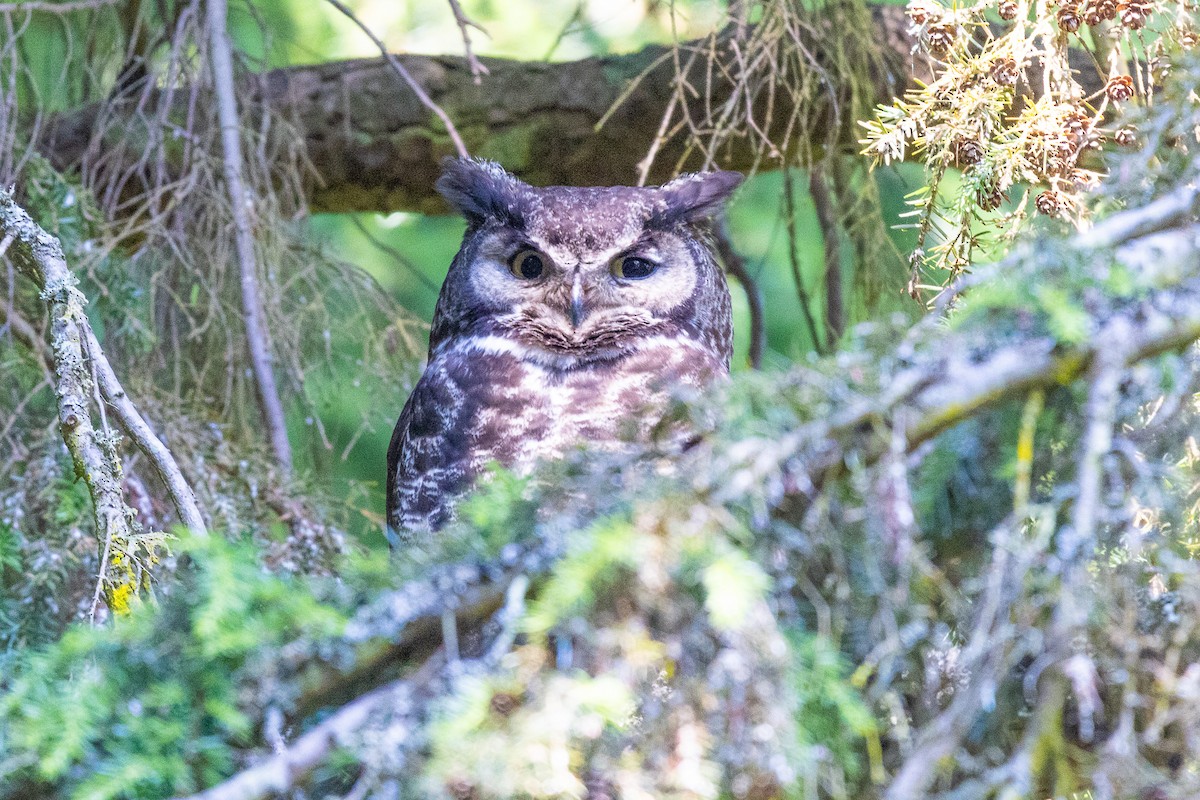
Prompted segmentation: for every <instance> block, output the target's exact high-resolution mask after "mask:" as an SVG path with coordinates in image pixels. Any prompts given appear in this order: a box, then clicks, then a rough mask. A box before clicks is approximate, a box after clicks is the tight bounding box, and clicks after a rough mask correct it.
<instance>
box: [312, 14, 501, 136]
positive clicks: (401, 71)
mask: <svg viewBox="0 0 1200 800" xmlns="http://www.w3.org/2000/svg"><path fill="white" fill-rule="evenodd" d="M325 2H327V3H329V4H330V5H331V6H333V7H334V8H336V9H337V10H338V11H340V12H341V13H342V14H343V15H345V16H346V17H347V18H349V20H350V21H351V22H353V23H354V24H355V25H357V26H358V29H359V30H360V31H362V32H363V33H365V34H366V35H367V38H368V39H370V40H371V42H372V43H374V45H375V46H376V47H377V48H379V52H380V54H381V55H382V56H383V58H384V60H385V61H387V64H388V66H389V67H391V68H392V69H393V70H394V71H395V73H396V74H397V75H399V76H400V80H402V81H404V83H405V84H406V85H407V86H408V88H409V89H411V90H412V93H413V94H414V95H415V96H416V98H417V100H419V101H420V102H421V105H423V106H425V108H427V109H429V110H430V111H431V112H433V113H434V114H435V115H436V116H437V118H438V119H440V120H441V121H442V125H444V126H445V127H446V133H447V135H449V136H450V141H452V142H454V149H455V150H457V151H458V155H459V156H460V157H461V158H466V157H467V156H469V155H470V153H469V152H467V146H466V145H465V144H463V140H462V136H460V135H459V133H458V128H456V127H454V121H453V120H451V119H450V115H449V114H447V113H446V112H445V111H444V110H443V109H442V107H441V106H439V105H438V104H437V103H435V102H433V100H432V99H431V98H430V97H429V94H428V92H426V91H425V89H424V88H423V87H422V86H421V84H420V83H418V82H417V80H416V79H415V78H413V76H412V74H411V73H410V72H409V71H408V70H407V69H405V68H404V65H403V64H401V63H400V60H399V59H397V58H396V57H395V56H394V55H392V54H391V53H390V52H388V49H387V45H385V44H384V43H383V41H382V40H381V39H380V38H379V37H378V36H376V35H375V34H374V33H373V32H372V31H371V29H370V28H368V27H367V26H366V25H364V24H363V21H362V20H360V19H359V18H358V17H357V16H355V14H354V12H353V11H351V10H350V9H349V8H347V7H346V4H345V3H342V2H340V0H325ZM454 12H455V19H459V20H461V19H462V18H461V17H460V16H459V13H460V10H459V9H458V7H457V6H454ZM459 25H460V26H462V25H463V23H462V22H461V21H460V22H459ZM466 37H467V33H466V28H465V27H464V28H463V41H464V42H466V46H467V62H468V63H469V64H470V65H471V71H472V74H473V75H474V76H475V82H476V83H479V73H478V72H477V71H476V66H475V65H476V64H477V63H478V59H476V58H475V56H474V55H473V54H472V53H471V40H470V39H468V38H466ZM480 66H481V67H482V65H480ZM483 71H484V72H487V68H486V67H483Z"/></svg>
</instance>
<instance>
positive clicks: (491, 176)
mask: <svg viewBox="0 0 1200 800" xmlns="http://www.w3.org/2000/svg"><path fill="white" fill-rule="evenodd" d="M434 188H435V189H437V191H438V193H439V194H440V195H441V196H442V197H444V198H446V202H447V203H449V204H450V205H451V206H452V207H454V208H455V209H457V210H458V211H459V213H461V214H462V215H463V216H464V217H466V218H467V222H469V223H471V224H472V225H481V224H483V223H484V222H486V221H488V220H496V221H499V222H503V223H506V224H508V225H514V226H517V227H521V226H522V225H523V224H524V218H523V217H524V214H523V213H522V206H523V200H524V197H525V191H526V190H527V189H528V188H529V185H528V184H526V183H524V182H523V181H521V180H519V179H518V178H517V177H516V176H514V175H512V174H511V173H509V172H508V171H506V170H505V169H504V167H502V166H500V165H499V164H497V163H496V162H495V161H487V160H485V159H481V158H453V157H450V156H447V157H446V158H444V159H442V176H441V177H440V178H438V180H437V183H435V184H434Z"/></svg>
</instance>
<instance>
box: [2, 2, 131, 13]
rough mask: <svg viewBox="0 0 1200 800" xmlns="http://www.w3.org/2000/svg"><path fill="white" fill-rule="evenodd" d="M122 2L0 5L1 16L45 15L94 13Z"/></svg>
mask: <svg viewBox="0 0 1200 800" xmlns="http://www.w3.org/2000/svg"><path fill="white" fill-rule="evenodd" d="M120 2H121V0H68V1H67V2H62V3H48V2H41V1H40V0H29V2H26V3H0V14H22V13H25V12H39V13H43V14H71V13H73V12H76V11H94V10H96V9H97V8H104V7H105V6H115V5H117V4H118V3H120Z"/></svg>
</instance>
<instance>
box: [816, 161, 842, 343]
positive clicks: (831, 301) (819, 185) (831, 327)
mask: <svg viewBox="0 0 1200 800" xmlns="http://www.w3.org/2000/svg"><path fill="white" fill-rule="evenodd" d="M808 193H809V194H810V195H811V196H812V200H813V205H814V207H815V208H816V210H817V224H818V225H819V226H820V228H821V237H822V239H824V241H825V334H826V337H827V338H826V340H825V341H826V342H828V343H829V348H830V349H831V350H832V349H834V348H836V346H837V341H838V339H840V338H842V332H843V331H844V330H845V329H846V309H845V303H844V301H843V299H842V231H841V225H840V224H839V223H838V210H837V207H838V203H837V200H836V199H835V198H834V196H833V193H832V192H831V191H830V190H829V184H828V183H827V182H826V177H825V165H824V163H823V162H819V161H818V162H817V163H815V164H813V166H812V169H811V170H809V173H808Z"/></svg>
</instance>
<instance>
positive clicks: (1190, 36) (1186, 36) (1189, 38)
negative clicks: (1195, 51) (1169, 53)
mask: <svg viewBox="0 0 1200 800" xmlns="http://www.w3.org/2000/svg"><path fill="white" fill-rule="evenodd" d="M1197 41H1200V37H1197V36H1196V32H1195V31H1193V30H1191V29H1190V28H1184V29H1182V30H1181V31H1179V46H1180V47H1183V48H1187V49H1191V48H1193V47H1195V46H1196V42H1197Z"/></svg>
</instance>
